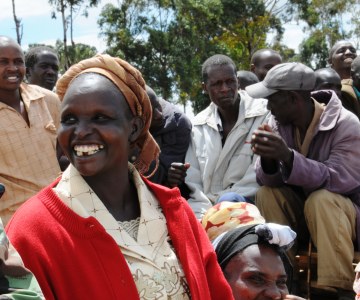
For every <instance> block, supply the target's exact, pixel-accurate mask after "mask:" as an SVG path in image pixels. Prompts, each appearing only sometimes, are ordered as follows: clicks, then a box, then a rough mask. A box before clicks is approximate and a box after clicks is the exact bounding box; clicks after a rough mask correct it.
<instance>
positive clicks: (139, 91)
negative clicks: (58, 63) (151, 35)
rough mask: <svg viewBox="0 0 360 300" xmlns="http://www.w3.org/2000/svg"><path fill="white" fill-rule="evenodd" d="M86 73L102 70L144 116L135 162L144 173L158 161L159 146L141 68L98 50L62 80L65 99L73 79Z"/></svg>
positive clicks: (61, 94)
mask: <svg viewBox="0 0 360 300" xmlns="http://www.w3.org/2000/svg"><path fill="white" fill-rule="evenodd" d="M83 73H98V74H101V75H103V76H105V77H107V78H108V79H110V80H111V81H112V82H113V83H114V84H115V85H116V86H117V87H118V88H119V90H120V91H121V92H122V94H123V95H124V97H125V99H126V101H127V103H128V104H129V107H130V109H131V112H132V114H133V115H134V116H137V117H140V118H141V119H142V120H143V122H144V128H143V131H142V133H141V134H140V136H139V137H138V139H137V140H136V142H135V143H136V146H138V147H139V149H140V153H139V155H138V157H137V159H136V160H135V162H134V165H135V167H136V169H137V170H138V171H139V172H140V173H141V174H144V173H145V172H146V171H147V170H148V169H149V165H150V163H151V162H152V161H153V160H156V162H158V156H159V146H158V144H157V143H156V142H155V140H154V138H153V137H152V135H151V134H150V132H149V127H150V123H151V114H152V108H151V103H150V100H149V97H148V95H147V93H146V90H145V81H144V79H143V77H142V75H141V73H140V71H139V70H137V69H136V68H134V67H133V66H131V65H130V64H129V63H128V62H126V61H124V60H122V59H120V58H116V57H111V56H110V55H107V54H98V55H96V56H94V57H92V58H89V59H85V60H82V61H81V62H79V63H77V64H75V65H73V66H72V67H71V68H70V69H69V70H67V71H66V73H65V74H64V75H63V76H62V77H61V78H60V79H59V80H58V82H57V84H56V93H57V94H58V96H59V98H60V100H61V101H62V100H63V98H64V95H65V93H66V91H67V89H68V87H69V85H70V84H71V82H72V80H73V79H74V78H76V77H77V76H79V75H80V74H83ZM156 165H157V163H156Z"/></svg>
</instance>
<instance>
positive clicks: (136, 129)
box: [129, 117, 144, 144]
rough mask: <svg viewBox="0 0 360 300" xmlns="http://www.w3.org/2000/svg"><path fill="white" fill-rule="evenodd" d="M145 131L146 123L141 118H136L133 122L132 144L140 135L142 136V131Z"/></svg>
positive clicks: (130, 138) (130, 140) (130, 137)
mask: <svg viewBox="0 0 360 300" xmlns="http://www.w3.org/2000/svg"><path fill="white" fill-rule="evenodd" d="M143 129H144V122H143V120H142V119H141V118H139V117H135V118H133V119H132V121H131V132H130V135H129V142H130V143H131V144H132V143H134V142H135V141H136V140H137V139H138V137H139V135H140V134H141V132H142V130H143Z"/></svg>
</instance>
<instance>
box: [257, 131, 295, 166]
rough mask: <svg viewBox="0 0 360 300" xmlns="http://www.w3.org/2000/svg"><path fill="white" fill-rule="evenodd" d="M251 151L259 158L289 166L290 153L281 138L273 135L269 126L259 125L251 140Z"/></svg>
mask: <svg viewBox="0 0 360 300" xmlns="http://www.w3.org/2000/svg"><path fill="white" fill-rule="evenodd" d="M251 146H252V150H253V152H254V153H255V154H257V155H259V156H261V158H262V159H263V158H265V159H271V160H277V161H282V162H284V163H285V164H286V165H291V162H292V151H291V149H289V147H288V146H287V145H286V143H285V141H284V140H283V139H282V137H281V136H279V135H277V134H275V133H273V132H272V131H271V129H270V127H269V125H261V126H260V127H259V128H258V129H257V130H255V131H254V134H253V135H252V138H251Z"/></svg>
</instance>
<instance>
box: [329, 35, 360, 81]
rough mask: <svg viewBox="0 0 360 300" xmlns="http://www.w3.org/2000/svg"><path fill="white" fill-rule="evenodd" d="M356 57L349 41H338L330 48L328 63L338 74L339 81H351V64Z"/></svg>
mask: <svg viewBox="0 0 360 300" xmlns="http://www.w3.org/2000/svg"><path fill="white" fill-rule="evenodd" d="M356 56H357V54H356V49H355V47H354V45H353V44H352V43H351V42H349V41H345V40H340V41H337V42H336V43H335V44H334V45H333V46H332V47H331V49H330V51H329V58H328V63H329V66H330V67H331V68H333V69H334V70H335V71H336V72H337V73H338V74H339V76H340V78H341V80H344V79H351V64H352V62H353V61H354V59H355V57H356Z"/></svg>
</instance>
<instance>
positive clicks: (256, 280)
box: [249, 276, 265, 285]
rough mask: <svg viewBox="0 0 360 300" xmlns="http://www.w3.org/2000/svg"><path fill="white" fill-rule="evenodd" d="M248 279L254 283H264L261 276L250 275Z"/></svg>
mask: <svg viewBox="0 0 360 300" xmlns="http://www.w3.org/2000/svg"><path fill="white" fill-rule="evenodd" d="M249 280H250V281H251V282H252V283H253V284H256V285H262V284H264V283H265V279H264V278H262V277H261V276H252V277H250V278H249Z"/></svg>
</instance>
